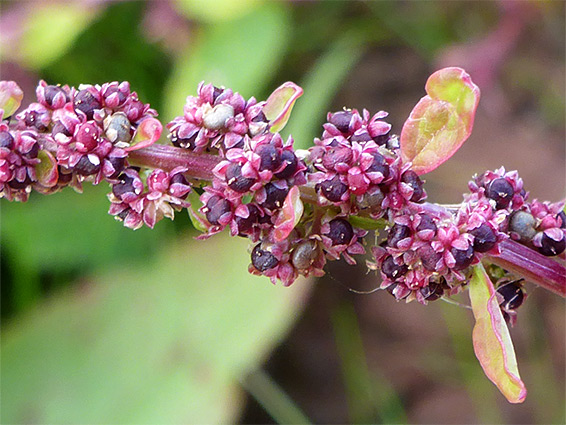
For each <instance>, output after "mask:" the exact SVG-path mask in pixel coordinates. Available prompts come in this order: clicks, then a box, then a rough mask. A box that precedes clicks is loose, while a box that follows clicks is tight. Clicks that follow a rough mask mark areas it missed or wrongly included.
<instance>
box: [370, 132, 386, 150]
mask: <svg viewBox="0 0 566 425" xmlns="http://www.w3.org/2000/svg"><path fill="white" fill-rule="evenodd" d="M388 140H389V131H388V132H387V133H385V134H380V135H379V136H375V137H374V138H373V141H374V142H375V143H377V144H378V145H379V146H383V145H386V144H387V141H388Z"/></svg>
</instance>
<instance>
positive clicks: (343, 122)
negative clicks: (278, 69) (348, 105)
mask: <svg viewBox="0 0 566 425" xmlns="http://www.w3.org/2000/svg"><path fill="white" fill-rule="evenodd" d="M352 116H353V114H352V112H350V111H340V112H335V113H333V114H330V121H329V122H330V124H333V125H334V126H335V127H336V128H337V129H338V130H339V131H341V132H342V133H347V132H348V131H349V130H350V121H351V120H352Z"/></svg>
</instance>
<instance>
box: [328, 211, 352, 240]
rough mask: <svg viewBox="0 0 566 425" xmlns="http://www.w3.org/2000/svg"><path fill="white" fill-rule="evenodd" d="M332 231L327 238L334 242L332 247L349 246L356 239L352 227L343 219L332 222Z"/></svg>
mask: <svg viewBox="0 0 566 425" xmlns="http://www.w3.org/2000/svg"><path fill="white" fill-rule="evenodd" d="M329 224H330V231H329V232H328V234H327V236H328V237H329V238H330V239H331V240H332V245H333V246H334V245H346V244H349V243H350V241H351V240H352V238H353V237H354V229H353V228H352V225H351V224H350V223H349V222H348V221H347V220H344V219H343V218H335V219H334V220H332V221H330V223H329Z"/></svg>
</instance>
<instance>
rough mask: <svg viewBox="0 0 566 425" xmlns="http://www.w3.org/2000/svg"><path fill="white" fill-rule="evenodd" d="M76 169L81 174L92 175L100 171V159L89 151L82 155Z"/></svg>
mask: <svg viewBox="0 0 566 425" xmlns="http://www.w3.org/2000/svg"><path fill="white" fill-rule="evenodd" d="M74 170H75V171H76V172H77V174H80V175H81V176H90V175H92V174H96V173H98V172H99V171H100V159H99V158H98V156H96V155H95V154H92V153H89V154H88V155H84V156H82V157H81V159H80V160H79V162H77V165H75V168H74Z"/></svg>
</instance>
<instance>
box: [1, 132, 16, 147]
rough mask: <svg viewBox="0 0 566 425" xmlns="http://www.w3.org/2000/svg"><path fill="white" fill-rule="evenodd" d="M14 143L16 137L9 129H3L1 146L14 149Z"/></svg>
mask: <svg viewBox="0 0 566 425" xmlns="http://www.w3.org/2000/svg"><path fill="white" fill-rule="evenodd" d="M13 145H14V138H13V137H12V135H11V134H10V132H9V131H2V132H1V133H0V148H8V149H12V146H13Z"/></svg>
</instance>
